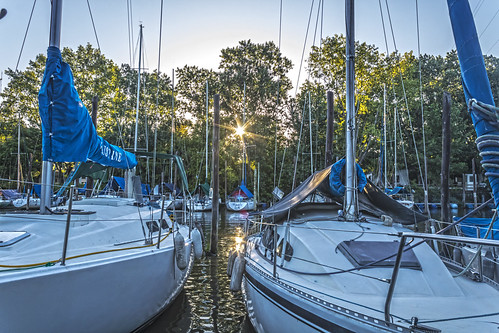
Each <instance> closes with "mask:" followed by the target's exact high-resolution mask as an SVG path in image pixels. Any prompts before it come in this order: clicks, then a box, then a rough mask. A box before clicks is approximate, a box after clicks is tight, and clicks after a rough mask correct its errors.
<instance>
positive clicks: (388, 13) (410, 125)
mask: <svg viewBox="0 0 499 333" xmlns="http://www.w3.org/2000/svg"><path fill="white" fill-rule="evenodd" d="M385 4H386V10H387V15H388V20H389V24H390V30H391V33H392V39H393V45H394V48H395V56H396V60H397V63H398V72H399V76H400V82H401V85H402V91H403V95H404V102H405V108H406V111H407V117H408V120H409V127H410V129H411V134H412V141H413V144H414V150H415V153H416V160H417V162H418V169H419V174H420V177H421V179H424V177H423V171H422V168H421V161H420V158H419V153H418V147H417V144H416V137H415V135H414V128H413V126H412V119H411V114H410V112H409V102H408V100H407V94H406V90H405V85H404V79H403V77H402V70H401V68H400V56H399V52H398V50H397V44H396V41H395V34H394V31H393V24H392V19H391V15H390V8H389V7H388V1H387V0H385ZM382 15H383V14H382ZM393 91H394V92H395V88H394V87H393ZM423 189H424V190H425V191H427V189H426V187H425V184H423Z"/></svg>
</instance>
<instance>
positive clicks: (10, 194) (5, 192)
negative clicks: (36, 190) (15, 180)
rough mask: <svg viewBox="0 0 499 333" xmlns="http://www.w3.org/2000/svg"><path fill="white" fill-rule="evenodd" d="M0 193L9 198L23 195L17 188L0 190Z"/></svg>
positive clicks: (12, 198)
mask: <svg viewBox="0 0 499 333" xmlns="http://www.w3.org/2000/svg"><path fill="white" fill-rule="evenodd" d="M35 186H36V185H35ZM0 194H2V195H3V196H4V197H5V199H7V200H14V199H19V198H21V197H22V194H21V193H19V192H17V191H16V190H0Z"/></svg>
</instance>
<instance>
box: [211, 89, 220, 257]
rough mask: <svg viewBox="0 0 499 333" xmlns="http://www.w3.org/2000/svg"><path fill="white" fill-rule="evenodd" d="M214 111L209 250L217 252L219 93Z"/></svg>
mask: <svg viewBox="0 0 499 333" xmlns="http://www.w3.org/2000/svg"><path fill="white" fill-rule="evenodd" d="M213 104H214V112H213V157H212V161H213V162H212V163H213V172H212V173H211V174H212V180H213V198H212V203H213V209H212V211H211V246H210V252H211V253H212V254H216V253H217V247H218V216H219V198H220V194H219V179H218V169H219V165H218V164H219V146H220V145H219V143H220V142H219V141H220V95H218V94H216V95H214V96H213Z"/></svg>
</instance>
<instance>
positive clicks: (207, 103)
mask: <svg viewBox="0 0 499 333" xmlns="http://www.w3.org/2000/svg"><path fill="white" fill-rule="evenodd" d="M208 109H209V99H208V80H206V140H205V141H206V147H205V151H206V174H205V178H204V180H205V181H207V180H208V112H209V111H208Z"/></svg>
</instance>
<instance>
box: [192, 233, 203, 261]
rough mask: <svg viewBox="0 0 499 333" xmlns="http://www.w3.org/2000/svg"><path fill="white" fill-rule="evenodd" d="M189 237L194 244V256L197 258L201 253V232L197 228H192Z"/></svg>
mask: <svg viewBox="0 0 499 333" xmlns="http://www.w3.org/2000/svg"><path fill="white" fill-rule="evenodd" d="M191 238H192V243H193V244H194V257H196V259H199V258H201V256H202V255H203V239H202V238H201V233H200V232H199V229H198V228H194V229H192V233H191Z"/></svg>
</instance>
